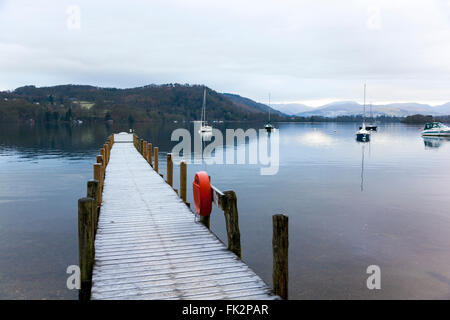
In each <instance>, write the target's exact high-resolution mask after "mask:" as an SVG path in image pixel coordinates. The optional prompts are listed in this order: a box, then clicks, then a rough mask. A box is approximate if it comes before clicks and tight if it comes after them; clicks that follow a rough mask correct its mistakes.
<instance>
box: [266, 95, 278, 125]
mask: <svg viewBox="0 0 450 320" xmlns="http://www.w3.org/2000/svg"><path fill="white" fill-rule="evenodd" d="M264 129H266V131H267V132H271V131H272V130H273V129H275V128H274V126H273V125H272V124H271V123H270V93H269V122H268V123H266V124H265V125H264Z"/></svg>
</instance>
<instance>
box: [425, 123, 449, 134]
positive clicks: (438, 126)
mask: <svg viewBox="0 0 450 320" xmlns="http://www.w3.org/2000/svg"><path fill="white" fill-rule="evenodd" d="M422 136H447V137H449V136H450V127H448V126H446V125H445V124H442V123H440V122H428V123H426V124H425V127H424V128H423V131H422Z"/></svg>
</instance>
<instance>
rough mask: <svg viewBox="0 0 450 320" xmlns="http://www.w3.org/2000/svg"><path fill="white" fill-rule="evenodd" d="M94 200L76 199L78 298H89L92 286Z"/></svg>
mask: <svg viewBox="0 0 450 320" xmlns="http://www.w3.org/2000/svg"><path fill="white" fill-rule="evenodd" d="M95 206H96V204H95V200H94V199H92V198H81V199H79V200H78V253H79V265H80V273H81V274H80V280H81V281H80V282H81V287H80V291H79V299H80V300H89V299H90V296H91V287H92V269H93V267H94V255H95V253H94V216H93V207H95Z"/></svg>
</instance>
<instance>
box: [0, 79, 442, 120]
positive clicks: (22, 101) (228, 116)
mask: <svg viewBox="0 0 450 320" xmlns="http://www.w3.org/2000/svg"><path fill="white" fill-rule="evenodd" d="M204 88H205V86H202V85H181V84H165V85H147V86H143V87H137V88H127V89H118V88H101V87H94V86H86V85H59V86H53V87H39V88H38V87H35V86H25V87H20V88H17V89H15V90H13V91H0V122H5V121H6V122H12V121H29V120H34V121H42V122H56V121H73V120H89V121H101V120H105V121H109V120H113V121H118V122H124V121H128V122H142V121H150V120H162V121H164V120H168V121H185V120H186V121H190V120H199V119H200V114H201V112H200V110H201V106H202V100H203V90H204ZM206 106H207V109H206V113H207V119H208V120H209V121H213V120H225V121H255V120H256V121H267V120H268V113H269V111H270V112H271V120H272V121H292V120H294V121H309V120H310V119H308V118H309V117H312V116H320V117H324V118H335V117H339V116H357V115H361V114H362V113H363V106H362V105H361V104H359V103H356V102H353V101H340V102H333V103H329V104H326V105H324V106H321V107H318V108H312V107H310V106H306V105H303V104H298V103H291V104H274V105H273V107H274V108H270V107H269V106H267V105H266V104H263V103H259V102H256V101H253V100H251V99H249V98H246V97H242V96H240V95H237V94H232V93H219V92H216V91H214V90H212V89H210V88H206ZM372 113H373V115H374V116H375V117H376V116H391V117H406V116H408V115H414V114H422V115H432V116H443V115H450V102H449V103H446V104H443V105H441V106H436V107H431V106H429V105H427V104H419V103H392V104H386V105H374V106H373V107H372ZM370 114H371V112H370V108H369V107H367V108H366V116H367V117H369V116H370ZM295 116H298V117H303V118H296V119H293V117H295Z"/></svg>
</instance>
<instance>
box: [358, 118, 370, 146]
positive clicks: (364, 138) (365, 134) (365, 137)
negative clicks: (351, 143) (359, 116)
mask: <svg viewBox="0 0 450 320" xmlns="http://www.w3.org/2000/svg"><path fill="white" fill-rule="evenodd" d="M356 140H358V141H361V142H368V141H370V131H368V130H366V125H365V123H364V122H363V124H362V127H361V129H359V130H358V131H356Z"/></svg>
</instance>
